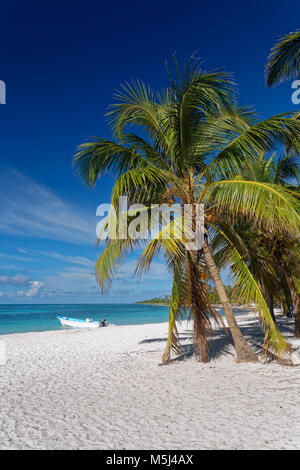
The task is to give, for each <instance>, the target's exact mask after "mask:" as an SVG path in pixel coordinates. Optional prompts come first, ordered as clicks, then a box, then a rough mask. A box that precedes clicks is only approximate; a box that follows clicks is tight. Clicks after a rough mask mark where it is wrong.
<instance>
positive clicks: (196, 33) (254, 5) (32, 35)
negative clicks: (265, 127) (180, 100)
mask: <svg viewBox="0 0 300 470" xmlns="http://www.w3.org/2000/svg"><path fill="white" fill-rule="evenodd" d="M299 13H300V2H299V0H298V1H296V0H290V1H289V2H282V1H279V0H273V1H271V0H264V1H251V0H250V1H248V2H246V3H245V2H240V1H226V2H224V1H214V2H206V1H205V2H204V1H201V0H198V1H189V0H187V1H186V2H178V1H172V2H171V1H164V0H161V1H152V2H132V1H127V2H118V1H114V2H105V3H104V2H99V1H98V2H92V1H89V0H87V1H85V2H80V4H79V3H78V2H75V3H74V2H66V1H60V2H55V1H51V2H32V1H27V2H20V1H17V2H13V3H8V2H6V4H5V5H2V6H1V29H0V44H1V48H0V58H1V60H0V80H4V81H5V83H6V86H7V104H6V105H0V156H1V161H0V197H1V199H0V243H1V245H0V302H2V303H7V302H15V301H20V302H25V301H26V302H29V301H30V302H49V301H51V302H66V301H71V302H78V301H82V302H86V301H87V300H90V301H95V300H97V301H98V300H99V301H109V302H111V301H118V302H121V301H124V300H126V301H133V300H135V299H137V298H139V299H140V298H143V297H149V296H151V295H154V294H156V293H164V292H167V291H168V289H169V279H168V275H167V274H166V272H165V271H164V269H163V268H162V265H161V263H160V262H158V263H157V265H156V266H154V271H153V274H152V275H151V276H150V277H148V278H147V280H146V281H145V280H144V281H141V282H140V283H139V284H137V282H136V281H134V280H133V279H132V278H131V275H132V271H133V265H134V263H133V261H134V258H131V259H130V261H129V263H127V264H125V265H124V267H123V268H122V269H123V271H121V272H120V276H119V277H118V279H117V281H116V283H115V284H114V287H113V291H112V293H111V295H110V296H105V297H104V298H100V297H99V295H98V293H97V292H98V290H97V288H96V285H95V282H94V275H93V261H94V259H95V258H96V255H97V251H96V250H95V249H94V247H93V239H94V229H95V223H96V219H95V216H94V214H95V210H96V206H97V205H98V204H100V203H102V202H108V201H109V194H110V189H111V185H112V180H111V179H110V177H109V176H105V177H104V178H102V179H101V181H100V182H99V184H98V186H97V188H96V190H94V191H88V190H87V189H86V188H84V187H83V186H82V185H81V184H80V183H79V182H78V181H77V180H76V178H75V177H74V175H73V174H72V170H71V158H72V155H73V153H74V151H75V149H76V146H77V145H78V144H80V143H81V142H83V141H84V140H86V139H87V138H88V137H89V136H91V135H97V136H101V137H110V133H109V131H108V129H107V127H106V125H105V119H104V113H105V109H106V106H107V105H108V104H109V103H110V102H111V101H112V94H113V90H114V89H115V88H118V87H119V84H120V83H121V82H122V81H125V80H128V79H135V78H139V79H143V80H144V81H148V82H150V83H151V85H152V87H153V88H160V87H162V86H164V85H166V83H167V75H166V72H165V68H164V64H165V61H166V59H168V58H170V56H171V54H172V53H173V52H174V51H176V52H177V55H178V57H179V58H184V57H186V56H190V55H191V54H194V56H196V57H201V58H205V59H206V62H205V68H207V69H211V68H222V69H226V70H228V71H230V72H233V73H234V75H235V79H236V81H237V82H238V84H239V86H240V103H241V104H243V105H255V106H256V108H257V110H258V111H259V113H260V114H261V116H262V117H267V116H269V115H271V114H276V113H280V112H284V111H289V110H292V109H294V110H295V108H296V107H295V105H293V104H292V103H291V83H289V82H287V83H286V84H284V85H281V86H279V87H277V88H276V89H274V90H267V89H266V88H265V85H264V78H263V68H264V64H265V61H266V57H267V55H268V52H269V49H270V48H271V46H272V45H273V44H274V42H275V41H276V40H277V39H278V37H279V36H281V35H283V34H285V33H288V32H289V31H294V30H296V29H298V28H299V21H297V20H299V16H300V15H299ZM41 194H42V196H41ZM128 281H129V282H128ZM34 283H35V284H34ZM129 284H130V285H129ZM1 293H2V295H1ZM17 293H19V295H18V296H17ZM28 293H29V295H26V294H28Z"/></svg>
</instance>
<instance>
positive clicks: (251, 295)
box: [74, 59, 300, 363]
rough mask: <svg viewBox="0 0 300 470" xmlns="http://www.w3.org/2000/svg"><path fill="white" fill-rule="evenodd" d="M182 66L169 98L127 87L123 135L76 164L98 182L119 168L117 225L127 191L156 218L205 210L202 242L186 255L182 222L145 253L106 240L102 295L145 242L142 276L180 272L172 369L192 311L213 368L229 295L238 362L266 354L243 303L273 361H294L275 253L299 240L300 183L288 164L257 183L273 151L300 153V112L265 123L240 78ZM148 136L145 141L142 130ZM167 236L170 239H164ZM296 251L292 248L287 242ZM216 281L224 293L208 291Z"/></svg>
mask: <svg viewBox="0 0 300 470" xmlns="http://www.w3.org/2000/svg"><path fill="white" fill-rule="evenodd" d="M173 66H174V71H173V73H171V72H170V70H168V74H169V86H168V87H167V89H164V90H161V91H160V92H159V93H154V92H153V91H152V89H151V87H150V86H148V85H145V84H144V83H141V82H133V83H131V84H129V83H126V84H124V85H123V86H122V89H121V91H120V92H118V93H117V95H116V102H115V103H114V104H113V105H111V107H110V108H109V112H108V117H109V121H110V125H111V129H112V132H113V135H114V138H113V140H107V139H101V138H97V139H94V140H93V141H91V142H87V143H85V144H83V145H81V147H80V149H79V152H78V153H77V154H76V155H75V157H74V169H75V171H76V173H77V174H78V175H79V176H80V178H81V179H82V180H83V181H84V182H85V183H87V184H88V185H90V186H94V185H95V184H96V181H97V179H98V178H99V177H100V176H101V175H102V174H103V173H105V172H106V171H108V170H111V171H112V174H113V176H114V177H115V185H114V188H113V192H112V197H111V202H112V204H113V205H114V206H115V208H116V211H117V215H118V217H117V220H120V217H119V216H120V214H119V213H118V199H119V197H120V196H127V198H128V201H129V204H133V203H141V204H143V205H144V206H145V207H146V209H145V210H146V211H147V212H149V213H150V210H151V205H152V204H162V203H168V204H174V203H176V204H179V205H180V207H181V209H182V211H183V212H184V210H185V207H186V204H189V205H191V206H192V207H193V209H194V210H196V205H198V204H200V203H201V204H203V205H204V224H205V236H204V243H203V247H202V248H201V249H197V250H193V251H192V250H190V249H188V248H187V242H188V241H189V240H190V238H191V237H189V236H187V235H186V234H182V233H181V231H179V230H178V218H179V217H177V218H176V217H175V216H174V217H173V218H172V219H171V220H170V223H169V225H168V226H167V228H164V229H163V230H160V228H159V225H156V226H155V225H154V224H155V222H154V221H153V220H151V224H153V225H154V227H152V228H154V229H156V233H157V234H156V235H155V236H153V237H152V239H151V240H150V242H149V243H148V244H147V246H146V248H145V247H144V245H143V244H141V243H140V240H139V239H138V240H136V239H132V238H131V237H129V236H127V238H126V237H125V238H124V237H122V238H116V239H111V238H107V240H106V244H105V248H104V250H103V252H102V254H101V255H100V257H99V259H98V261H97V263H96V274H97V279H98V281H99V284H100V286H101V289H102V291H103V289H104V286H105V285H107V284H108V285H109V284H110V283H111V281H112V279H113V277H114V274H115V271H116V269H117V265H118V262H119V260H121V259H122V258H123V257H124V255H126V254H127V253H129V252H131V251H132V250H133V249H135V248H137V247H139V248H141V247H143V252H142V255H141V256H140V259H139V261H138V263H137V268H136V271H137V274H139V275H141V274H142V273H143V272H144V271H146V270H148V269H150V268H151V263H152V260H153V259H154V258H155V257H156V256H157V255H159V253H163V254H164V256H165V260H166V264H167V266H168V269H169V271H170V272H171V273H172V276H173V285H172V293H171V297H170V313H169V333H168V341H167V345H166V350H165V353H164V355H163V361H164V362H167V361H169V360H170V354H171V351H172V350H173V351H174V352H175V353H177V354H180V353H181V348H180V344H179V340H178V331H177V320H179V319H180V318H182V316H183V315H185V313H186V308H188V309H189V316H190V318H191V319H192V320H193V325H194V342H195V351H196V352H198V354H199V356H200V358H201V360H202V361H204V362H206V361H208V360H209V353H208V341H209V335H210V332H211V319H214V320H215V321H216V322H218V323H219V324H220V325H222V318H221V317H220V316H219V315H218V313H217V312H216V310H215V309H214V308H213V307H212V305H211V304H212V299H215V300H217V296H218V300H219V301H220V303H221V304H222V307H223V310H224V314H225V316H226V319H227V322H228V325H229V327H230V331H231V334H232V338H233V341H234V345H235V349H236V354H237V359H238V361H257V360H258V359H257V356H256V354H255V353H254V351H253V350H252V348H251V347H250V345H249V344H248V343H247V341H246V340H245V338H244V336H243V335H242V332H241V330H240V328H239V326H238V324H237V322H236V319H235V317H234V313H233V310H232V307H231V302H234V303H235V302H236V301H238V302H241V303H251V302H254V303H255V304H256V310H257V313H258V317H259V320H260V322H261V326H262V329H263V331H264V332H265V345H264V351H265V352H266V353H267V354H268V355H269V357H275V358H277V359H279V360H280V361H282V362H285V363H290V348H289V344H288V342H287V340H286V338H285V337H284V336H283V335H282V334H281V333H280V331H279V330H278V328H277V325H276V322H275V321H274V317H273V315H272V311H271V310H270V309H271V304H270V302H269V299H268V297H269V294H270V292H271V293H272V292H273V290H272V289H273V287H274V286H275V285H276V284H275V279H277V281H278V279H279V277H278V273H277V270H276V269H275V268H276V267H275V266H274V262H276V263H277V262H278V259H279V258H277V257H276V256H275V253H274V252H273V242H275V240H276V243H277V240H279V236H280V234H283V233H284V237H285V239H289V240H293V242H294V243H297V241H296V240H297V236H298V233H299V222H300V216H299V208H300V202H299V188H298V187H296V186H295V185H293V186H292V182H291V181H290V178H291V171H290V172H288V171H287V166H288V165H287V166H286V165H285V164H283V170H282V175H283V176H285V177H284V178H273V179H272V178H271V179H270V178H269V177H267V178H264V177H258V173H259V172H260V171H261V172H263V171H265V166H266V165H267V166H268V165H269V167H270V166H271V165H272V164H271V163H270V162H268V161H267V158H268V157H267V156H268V155H270V153H271V152H272V151H275V152H277V153H276V155H277V157H276V158H277V159H278V158H281V157H280V155H281V153H283V155H285V156H288V155H292V154H293V155H298V153H299V149H300V121H299V119H298V116H297V115H296V114H295V115H294V114H293V113H285V114H280V115H276V116H272V117H269V118H268V119H266V120H264V121H259V120H258V119H257V116H256V114H255V113H254V112H253V110H251V109H249V108H245V107H241V106H238V105H237V103H236V95H237V89H236V85H235V84H234V82H233V80H232V77H231V75H230V74H228V73H226V72H216V71H213V72H206V71H204V70H202V68H201V64H199V63H198V62H197V61H194V60H189V61H187V62H186V63H185V64H184V66H183V67H182V69H181V68H180V67H179V65H178V63H177V61H176V59H174V62H173ZM139 130H140V133H139V134H137V133H133V132H138V131H139ZM283 158H284V157H283ZM273 163H274V162H273ZM273 166H274V168H275V166H276V165H273ZM292 167H293V171H292V173H293V174H294V176H295V175H296V176H297V175H298V174H299V165H298V163H297V162H296V159H294V161H293V162H292V159H291V161H290V170H291V169H292ZM254 169H256V170H257V173H256V172H255V171H256V170H255V171H254ZM274 171H275V173H276V171H277V170H276V169H275V170H274ZM270 174H271V173H270ZM124 213H125V212H122V215H124ZM126 215H127V219H126V223H127V228H128V227H129V224H130V222H131V221H132V220H133V219H132V215H131V214H130V213H127V214H126ZM111 217H112V215H111V214H110V216H109V217H108V218H107V221H106V223H105V224H104V225H103V232H102V233H104V231H105V230H106V228H107V227H108V225H109V222H110V220H111ZM166 229H169V231H170V236H169V238H166V237H164V236H163V234H164V232H165V230H166ZM187 229H189V227H187ZM141 231H142V228H141ZM102 233H101V234H100V236H99V239H100V238H101V236H102ZM127 233H128V232H127ZM147 233H148V227H147ZM141 234H142V233H141ZM145 234H146V231H145ZM286 250H287V253H291V251H289V250H290V247H289V246H288V245H286ZM225 265H226V266H227V267H229V268H230V270H231V272H232V275H233V278H234V283H233V288H232V289H231V288H228V287H227V288H225V287H224V285H223V282H222V280H221V277H220V267H222V266H225ZM271 268H273V271H272V269H271ZM285 268H287V269H289V272H288V274H287V273H286V271H285V277H284V279H285V280H286V285H287V287H286V288H285V292H286V293H289V294H290V297H289V300H287V299H286V302H289V303H291V302H292V301H291V299H292V292H291V287H288V284H289V281H288V278H289V277H290V276H291V277H292V279H293V282H294V285H295V286H296V285H298V283H297V281H298V280H299V267H298V268H297V267H295V266H294V265H293V266H290V267H288V263H287V262H286V263H285V266H284V269H285ZM284 269H283V270H282V272H283V271H284ZM275 271H276V272H275ZM210 279H211V280H212V281H213V283H214V286H215V291H210V292H209V288H208V285H209V280H210ZM262 279H266V282H262ZM277 281H276V282H277ZM290 285H291V284H290ZM295 292H296V290H295ZM295 292H294V294H295ZM215 294H216V295H215ZM294 294H293V295H294ZM296 294H297V293H296ZM297 295H298V294H297Z"/></svg>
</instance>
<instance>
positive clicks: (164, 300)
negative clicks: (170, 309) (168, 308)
mask: <svg viewBox="0 0 300 470" xmlns="http://www.w3.org/2000/svg"><path fill="white" fill-rule="evenodd" d="M170 300H171V297H170V296H169V295H164V296H163V297H153V299H148V300H142V301H141V302H136V303H137V304H160V305H170Z"/></svg>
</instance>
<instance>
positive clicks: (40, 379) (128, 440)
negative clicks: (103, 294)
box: [0, 315, 300, 449]
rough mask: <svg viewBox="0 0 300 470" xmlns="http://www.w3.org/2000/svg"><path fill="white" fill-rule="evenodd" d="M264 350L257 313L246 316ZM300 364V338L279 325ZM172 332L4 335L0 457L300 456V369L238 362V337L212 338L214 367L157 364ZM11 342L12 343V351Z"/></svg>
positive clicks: (133, 329) (187, 334) (187, 330)
mask: <svg viewBox="0 0 300 470" xmlns="http://www.w3.org/2000/svg"><path fill="white" fill-rule="evenodd" d="M239 323H240V325H241V328H242V330H243V332H244V333H245V334H246V336H247V338H248V339H249V340H250V341H251V343H252V344H253V345H254V346H255V347H256V348H257V350H258V351H259V348H260V345H261V341H262V337H261V335H260V334H259V330H258V328H257V323H256V320H255V319H254V317H253V315H248V316H240V317H239ZM280 324H281V328H282V330H283V331H284V332H285V333H286V334H287V336H288V337H289V338H291V342H292V345H293V348H294V354H293V358H294V361H295V363H298V364H299V363H300V340H295V339H292V331H293V320H291V319H280ZM166 335H167V324H166V323H160V324H151V325H133V326H119V327H108V328H103V329H99V330H90V331H79V330H68V331H67V330H63V331H51V332H43V333H24V334H15V335H4V336H1V337H0V344H1V341H2V351H3V349H6V356H7V361H6V363H5V361H3V357H2V362H0V448H1V449H300V403H299V396H300V394H299V391H300V367H283V366H280V365H279V364H277V363H269V364H263V363H258V364H237V363H236V362H235V353H234V349H233V347H232V345H231V342H230V339H229V338H228V337H226V336H225V335H224V333H223V332H222V331H217V332H216V333H215V335H214V336H213V338H212V346H211V355H212V360H211V362H210V363H208V364H202V363H199V362H197V361H196V360H195V357H193V356H192V354H191V353H192V346H191V325H187V324H183V325H182V327H181V328H180V336H181V338H182V344H183V346H184V348H185V353H186V354H185V357H184V359H183V360H174V361H173V362H172V363H171V364H170V365H168V366H162V367H159V366H158V363H159V362H160V359H161V354H162V352H163V349H164V346H165V340H166ZM3 342H4V345H3Z"/></svg>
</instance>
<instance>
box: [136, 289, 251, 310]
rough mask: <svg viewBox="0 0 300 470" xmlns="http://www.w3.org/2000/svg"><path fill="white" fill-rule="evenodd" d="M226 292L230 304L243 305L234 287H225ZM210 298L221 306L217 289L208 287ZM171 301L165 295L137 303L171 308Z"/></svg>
mask: <svg viewBox="0 0 300 470" xmlns="http://www.w3.org/2000/svg"><path fill="white" fill-rule="evenodd" d="M225 290H226V293H227V296H228V299H229V302H230V303H231V304H232V305H242V304H243V302H242V301H241V299H240V298H239V296H238V295H237V292H236V290H235V289H234V287H233V286H230V285H227V286H225ZM208 298H209V301H210V302H211V303H212V304H214V305H218V304H220V299H219V296H218V293H217V291H216V288H215V287H213V286H210V285H208ZM170 300H171V296H170V295H167V294H165V295H164V296H162V297H153V298H152V299H147V300H141V301H139V302H135V303H136V304H149V305H158V306H166V307H167V306H169V305H170Z"/></svg>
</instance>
